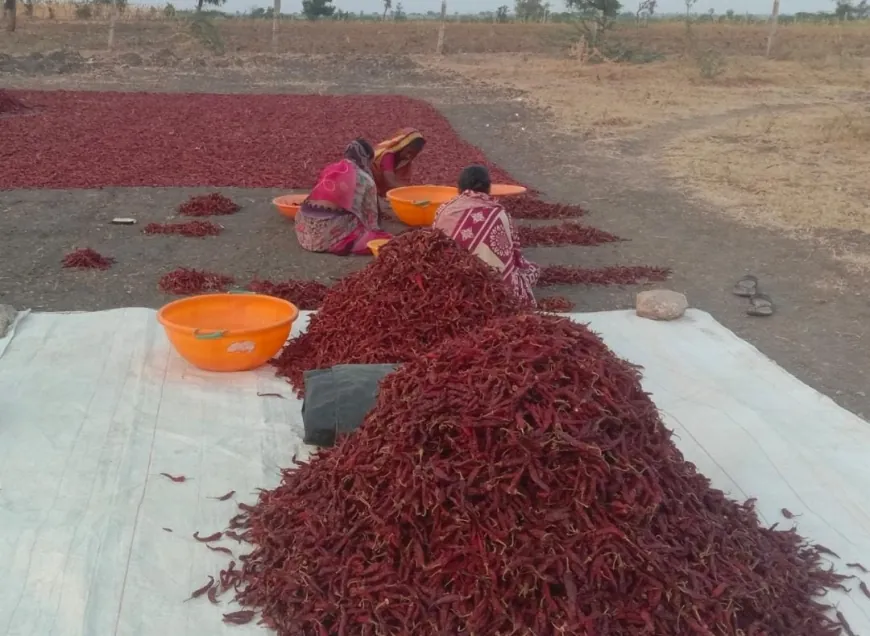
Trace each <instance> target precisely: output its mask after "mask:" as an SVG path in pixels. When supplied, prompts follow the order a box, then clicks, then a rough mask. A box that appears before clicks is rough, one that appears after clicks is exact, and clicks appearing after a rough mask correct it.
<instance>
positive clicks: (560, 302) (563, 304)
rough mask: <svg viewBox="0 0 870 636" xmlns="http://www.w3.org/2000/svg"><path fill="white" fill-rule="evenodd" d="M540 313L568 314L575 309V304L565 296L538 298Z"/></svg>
mask: <svg viewBox="0 0 870 636" xmlns="http://www.w3.org/2000/svg"><path fill="white" fill-rule="evenodd" d="M537 301H538V311H549V312H557V313H558V312H567V311H571V310H572V309H574V303H572V302H571V301H570V300H568V299H567V298H565V297H564V296H547V297H546V298H538V299H537Z"/></svg>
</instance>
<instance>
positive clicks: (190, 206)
mask: <svg viewBox="0 0 870 636" xmlns="http://www.w3.org/2000/svg"><path fill="white" fill-rule="evenodd" d="M240 209H241V207H240V206H239V205H238V204H237V203H236V202H235V201H233V200H232V199H230V198H227V197H225V196H224V195H222V194H219V193H217V192H214V193H212V194H202V195H199V196H195V197H191V198H190V199H188V200H187V201H185V202H184V203H182V204H181V205H180V206H178V213H179V214H183V215H185V216H223V215H226V214H235V213H236V212H238V211H239V210H240Z"/></svg>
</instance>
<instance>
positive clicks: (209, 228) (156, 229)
mask: <svg viewBox="0 0 870 636" xmlns="http://www.w3.org/2000/svg"><path fill="white" fill-rule="evenodd" d="M223 231H224V228H223V226H222V225H218V224H217V223H212V222H211V221H188V222H187V223H149V224H148V225H146V226H145V227H144V228H143V229H142V233H143V234H177V235H179V236H188V237H192V238H204V237H206V236H217V235H218V234H220V233H221V232H223Z"/></svg>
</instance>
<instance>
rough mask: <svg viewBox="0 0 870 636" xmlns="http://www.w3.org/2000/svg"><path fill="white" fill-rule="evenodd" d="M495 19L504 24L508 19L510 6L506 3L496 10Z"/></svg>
mask: <svg viewBox="0 0 870 636" xmlns="http://www.w3.org/2000/svg"><path fill="white" fill-rule="evenodd" d="M495 21H496V22H499V23H502V24H504V23H505V22H507V21H508V8H507V5H506V4H503V5H501V6H500V7H499V8H498V9H496V10H495Z"/></svg>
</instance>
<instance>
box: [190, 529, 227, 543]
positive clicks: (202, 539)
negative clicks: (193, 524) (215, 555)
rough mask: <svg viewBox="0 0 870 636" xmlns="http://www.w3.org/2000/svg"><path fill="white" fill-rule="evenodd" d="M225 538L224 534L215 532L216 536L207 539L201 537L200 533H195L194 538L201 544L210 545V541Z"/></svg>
mask: <svg viewBox="0 0 870 636" xmlns="http://www.w3.org/2000/svg"><path fill="white" fill-rule="evenodd" d="M222 536H223V533H222V532H215V533H214V534H210V535H208V536H207V537H201V536H199V531H198V530H197V531H196V532H194V533H193V538H194V539H196V540H197V541H199V542H200V543H208V542H209V541H217V540H218V539H220V538H221V537H222Z"/></svg>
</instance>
